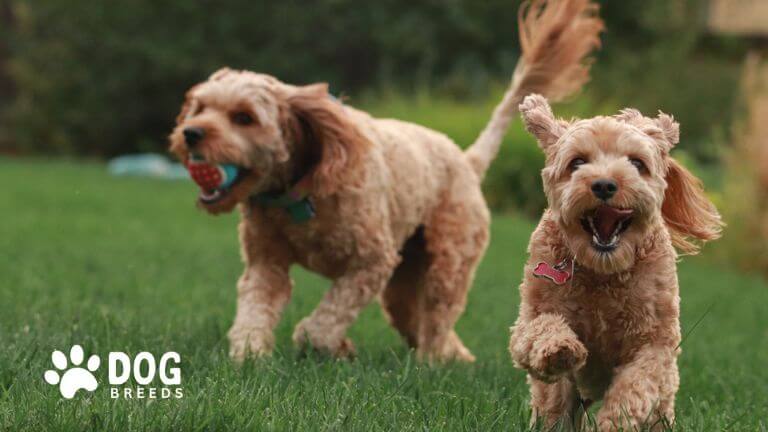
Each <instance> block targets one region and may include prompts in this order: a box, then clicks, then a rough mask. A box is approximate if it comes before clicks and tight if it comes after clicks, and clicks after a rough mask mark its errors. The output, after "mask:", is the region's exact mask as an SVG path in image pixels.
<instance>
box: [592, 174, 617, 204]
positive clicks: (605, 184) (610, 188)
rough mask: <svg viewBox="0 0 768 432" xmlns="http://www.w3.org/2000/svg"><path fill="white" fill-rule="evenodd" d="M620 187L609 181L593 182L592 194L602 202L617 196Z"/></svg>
mask: <svg viewBox="0 0 768 432" xmlns="http://www.w3.org/2000/svg"><path fill="white" fill-rule="evenodd" d="M618 190H619V185H618V184H616V182H615V181H613V180H609V179H600V180H595V181H594V182H592V193H593V194H595V196H596V197H598V198H600V199H601V200H607V199H610V198H611V197H613V196H614V195H616V192H617V191H618Z"/></svg>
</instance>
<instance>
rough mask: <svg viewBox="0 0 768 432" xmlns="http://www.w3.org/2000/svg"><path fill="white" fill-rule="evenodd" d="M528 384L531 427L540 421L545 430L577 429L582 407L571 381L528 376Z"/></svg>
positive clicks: (579, 425) (579, 423)
mask: <svg viewBox="0 0 768 432" xmlns="http://www.w3.org/2000/svg"><path fill="white" fill-rule="evenodd" d="M528 385H529V386H530V387H531V429H534V426H535V425H536V424H537V423H542V424H543V425H544V426H545V428H546V429H545V430H555V429H556V430H579V428H580V427H581V422H582V415H583V409H582V407H581V405H580V403H579V397H578V392H577V391H576V386H575V385H574V384H573V382H571V381H570V380H569V379H567V378H561V379H560V380H558V381H556V382H554V383H546V382H544V381H540V380H537V379H536V378H533V377H531V376H529V377H528ZM556 426H559V428H557V427H556Z"/></svg>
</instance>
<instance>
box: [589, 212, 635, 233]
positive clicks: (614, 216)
mask: <svg viewBox="0 0 768 432" xmlns="http://www.w3.org/2000/svg"><path fill="white" fill-rule="evenodd" d="M632 213H634V211H633V210H632V209H617V208H615V207H611V206H607V205H603V206H600V207H598V208H597V210H596V211H595V215H594V217H593V218H592V221H593V222H594V224H595V230H596V231H597V233H596V234H597V236H598V237H600V240H602V241H608V240H610V239H611V235H612V234H613V232H614V231H616V227H618V226H619V224H620V223H622V222H624V221H625V220H627V219H629V218H631V217H632Z"/></svg>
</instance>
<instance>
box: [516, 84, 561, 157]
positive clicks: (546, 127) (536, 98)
mask: <svg viewBox="0 0 768 432" xmlns="http://www.w3.org/2000/svg"><path fill="white" fill-rule="evenodd" d="M519 110H520V114H521V115H522V116H523V123H525V129H526V130H527V131H528V132H530V133H531V134H533V136H535V137H536V140H537V141H538V142H539V146H540V147H541V148H542V149H543V150H547V149H548V148H549V147H550V146H552V145H553V144H555V143H556V142H557V140H559V139H560V137H561V136H563V134H564V133H565V131H566V129H567V123H566V122H564V121H562V120H559V119H556V118H555V115H554V114H553V113H552V108H551V107H550V106H549V103H548V102H547V99H546V98H544V96H542V95H538V94H532V95H528V96H526V98H525V99H524V100H523V103H521V104H520V106H519Z"/></svg>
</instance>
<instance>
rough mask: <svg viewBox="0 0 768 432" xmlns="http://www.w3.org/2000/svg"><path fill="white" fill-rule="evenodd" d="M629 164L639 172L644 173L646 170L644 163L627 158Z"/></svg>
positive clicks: (636, 159)
mask: <svg viewBox="0 0 768 432" xmlns="http://www.w3.org/2000/svg"><path fill="white" fill-rule="evenodd" d="M629 163H631V164H632V165H634V167H635V168H637V170H638V171H640V172H646V171H647V170H648V168H646V166H645V162H643V161H641V160H640V159H638V158H629Z"/></svg>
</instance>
